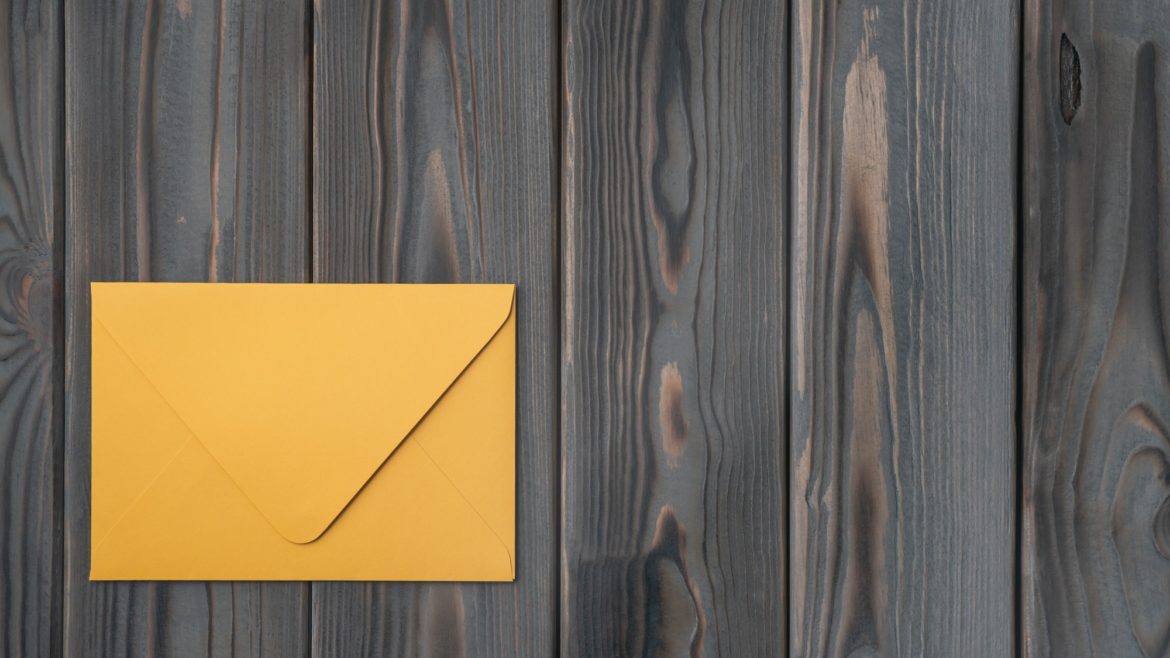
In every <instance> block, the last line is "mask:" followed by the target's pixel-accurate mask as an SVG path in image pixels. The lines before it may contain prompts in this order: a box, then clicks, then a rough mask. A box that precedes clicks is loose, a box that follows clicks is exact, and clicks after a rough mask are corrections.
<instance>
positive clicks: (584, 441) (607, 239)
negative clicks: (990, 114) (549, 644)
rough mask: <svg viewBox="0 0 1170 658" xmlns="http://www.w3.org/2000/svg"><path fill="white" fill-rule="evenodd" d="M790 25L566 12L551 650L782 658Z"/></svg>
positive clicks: (751, 5) (665, 8) (757, 5)
mask: <svg viewBox="0 0 1170 658" xmlns="http://www.w3.org/2000/svg"><path fill="white" fill-rule="evenodd" d="M786 13H787V11H786V9H785V6H784V4H783V3H774V2H762V1H760V2H757V1H749V0H735V1H729V2H703V1H701V0H690V1H687V2H661V1H659V0H639V1H636V2H624V3H609V2H588V1H585V0H569V1H568V2H566V3H565V7H564V35H563V38H564V43H565V49H564V83H563V84H564V112H565V115H564V156H563V161H562V166H563V181H564V187H563V191H564V192H563V193H564V196H563V212H564V228H563V231H564V239H563V244H564V246H563V254H564V266H563V269H562V271H563V281H564V283H563V288H564V295H565V298H564V302H563V322H564V327H563V362H562V368H563V371H562V379H561V385H562V405H563V418H562V443H561V451H562V460H561V464H562V472H563V477H564V482H563V483H562V508H563V520H562V524H561V529H562V537H561V540H562V556H561V557H562V572H563V582H562V583H561V603H562V609H561V637H560V640H561V649H562V653H563V655H566V656H603V655H604V656H616V655H623V656H633V655H639V656H641V655H647V656H648V655H672V656H673V655H684V654H686V655H702V656H715V655H721V656H764V655H781V654H782V653H783V652H784V646H785V640H784V616H785V591H784V578H785V574H784V564H785V541H784V515H785V502H784V497H785V492H784V482H785V468H786V466H785V449H784V442H785V438H784V428H785V415H784V379H785V362H784V351H785V347H784V346H785V326H784V319H785V305H784V296H785V295H784V286H785V283H784V282H785V271H786V267H787V265H786V244H785V239H784V238H785V225H784V217H785V203H786V202H785V193H784V191H785V182H786V171H785V162H786V154H787V145H786V133H787V105H788V97H787V94H786V87H787V85H786V80H787V53H788V43H787V40H786V38H785V35H786V25H785V21H786Z"/></svg>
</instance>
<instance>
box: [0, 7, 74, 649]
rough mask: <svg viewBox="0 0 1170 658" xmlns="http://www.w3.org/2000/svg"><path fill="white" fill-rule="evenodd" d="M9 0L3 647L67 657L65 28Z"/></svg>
mask: <svg viewBox="0 0 1170 658" xmlns="http://www.w3.org/2000/svg"><path fill="white" fill-rule="evenodd" d="M61 14H62V12H61V4H60V3H58V2H25V1H24V0H6V1H3V2H0V284H2V285H0V654H2V655H5V656H56V655H60V652H61V642H60V639H61V638H60V634H61V551H62V543H61V492H60V484H61V478H60V473H61V432H62V427H63V418H64V414H63V411H62V391H61V381H62V376H63V363H64V353H65V352H64V342H63V335H64V333H63V332H64V314H63V309H62V294H61V293H62V279H63V271H64V268H63V263H62V247H63V245H64V240H63V234H64V219H65V181H64V172H65V167H64V152H65V142H64V140H63V130H64V115H63V107H64V97H63V95H62V93H61V89H62V76H63V75H64V70H63V68H62V63H63V52H62V50H63V43H64V42H63V40H62V38H63V35H62V29H63V28H62V21H61Z"/></svg>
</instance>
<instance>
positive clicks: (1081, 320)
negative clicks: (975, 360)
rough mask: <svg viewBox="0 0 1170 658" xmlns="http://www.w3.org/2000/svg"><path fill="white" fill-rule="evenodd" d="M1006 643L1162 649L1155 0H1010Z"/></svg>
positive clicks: (1161, 100) (1162, 652)
mask: <svg viewBox="0 0 1170 658" xmlns="http://www.w3.org/2000/svg"><path fill="white" fill-rule="evenodd" d="M1024 25H1025V29H1026V32H1025V35H1024V40H1023V42H1024V68H1023V82H1024V89H1025V90H1026V94H1025V97H1024V102H1023V117H1024V123H1023V131H1024V149H1023V166H1022V170H1021V174H1022V178H1023V189H1024V209H1025V216H1024V251H1023V256H1024V259H1023V265H1024V266H1023V273H1022V278H1021V284H1022V286H1023V293H1024V296H1023V306H1022V312H1023V314H1024V315H1023V345H1022V347H1023V356H1024V358H1023V370H1022V379H1023V404H1022V429H1023V441H1024V462H1023V494H1024V495H1023V507H1022V521H1023V545H1022V549H1021V553H1022V555H1021V561H1022V579H1021V580H1022V582H1021V595H1022V611H1021V636H1022V655H1025V656H1028V657H1037V658H1038V657H1046V656H1068V657H1070V658H1077V657H1079V656H1151V657H1153V656H1166V655H1170V429H1168V428H1170V286H1168V285H1167V282H1168V281H1170V78H1168V76H1167V73H1168V72H1170V68H1168V65H1167V56H1168V55H1170V50H1168V49H1170V3H1168V2H1167V1H1166V0H1154V1H1148V2H1146V1H1136V0H1127V1H1124V2H1102V1H1099V0H1073V1H1071V2H1052V1H1050V0H1029V1H1028V2H1026V3H1025V17H1024Z"/></svg>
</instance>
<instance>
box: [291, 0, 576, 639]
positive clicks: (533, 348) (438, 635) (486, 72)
mask: <svg viewBox="0 0 1170 658" xmlns="http://www.w3.org/2000/svg"><path fill="white" fill-rule="evenodd" d="M555 11H556V10H555V6H554V5H551V4H550V3H549V2H547V1H546V0H523V1H517V2H505V3H486V2H483V3H481V2H470V3H455V2H429V1H426V2H424V1H417V0H405V1H403V2H380V1H378V0H373V1H370V0H363V1H360V2H318V3H316V4H315V6H314V16H313V18H314V20H313V29H314V43H313V52H314V58H313V62H314V64H313V81H314V88H313V256H314V258H313V275H314V280H316V281H334V282H366V281H388V282H406V283H410V282H431V283H444V282H463V283H482V282H502V283H515V284H517V314H518V315H517V318H518V322H519V324H518V326H517V328H518V335H517V341H518V351H517V353H518V362H517V382H518V389H517V395H518V397H517V409H516V413H517V417H516V420H517V436H516V438H517V454H516V459H517V491H516V494H517V501H518V505H517V517H516V519H517V542H516V547H517V548H516V565H517V573H516V582H515V583H507V584H500V583H478V584H477V583H461V584H455V583H451V584H444V583H321V584H315V585H314V586H313V613H312V635H313V647H312V648H313V654H314V655H317V656H346V657H349V656H409V657H413V656H499V657H501V658H503V657H507V658H512V657H515V656H546V655H551V654H552V653H554V651H555V621H556V617H555V614H556V598H555V597H556V578H557V574H556V565H555V554H556V545H557V531H556V522H555V519H556V500H557V498H556V482H557V470H556V461H555V460H556V451H557V424H556V417H557V390H556V372H557V344H556V335H557V286H556V282H557V252H556V244H557V223H556V214H555V213H556V211H555V208H556V193H557V190H556V187H555V185H554V182H553V181H554V178H553V176H554V173H555V167H556V162H555V154H556V148H557V147H556V138H557V135H556V131H555V129H554V123H553V120H554V117H555V112H556V102H557V99H556V96H555V92H554V86H553V84H554V81H555V76H556V71H555V68H554V67H555V62H556V52H557V45H556V25H555V22H554V20H555V15H556V13H555Z"/></svg>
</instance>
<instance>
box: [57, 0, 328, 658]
mask: <svg viewBox="0 0 1170 658" xmlns="http://www.w3.org/2000/svg"><path fill="white" fill-rule="evenodd" d="M306 11H307V8H306V7H305V4H304V3H303V2H300V1H297V0H280V1H278V2H266V3H252V2H243V1H237V2H228V1H224V2H219V3H202V2H191V1H189V0H179V1H177V2H166V3H162V2H154V1H147V2H137V1H117V2H108V1H106V0H67V2H66V6H65V23H66V27H67V34H66V39H65V50H66V72H67V78H66V82H65V94H66V107H67V109H66V123H67V136H68V138H67V149H66V162H67V165H66V166H67V178H68V185H69V193H68V206H67V220H66V221H67V233H68V240H67V252H66V263H65V276H66V290H65V293H66V307H65V308H66V313H67V318H66V332H65V333H66V336H65V339H66V351H67V360H66V364H65V405H66V415H65V468H64V487H65V501H64V504H65V511H64V513H65V575H64V599H65V600H64V603H65V609H64V653H65V655H67V656H81V655H87V656H113V655H133V656H139V655H159V656H236V655H241V656H245V655H246V656H272V657H273V658H285V657H290V656H300V655H307V654H308V649H309V645H308V623H307V622H308V612H309V588H308V586H307V585H303V584H298V583H278V584H277V583H269V584H256V583H137V584H127V583H91V582H89V580H88V575H89V541H90V536H89V476H90V473H89V441H90V432H89V419H90V373H89V344H90V334H89V331H90V323H89V283H90V282H91V281H120V280H151V281H176V280H178V281H202V280H210V281H245V280H247V281H299V280H304V279H305V278H306V276H307V275H308V269H309V267H308V265H309V263H308V238H307V235H308V233H307V231H308V195H307V191H306V190H307V184H308V171H307V162H308V156H307V149H308V144H307V137H308V88H307V85H308V69H307V65H308V45H307V39H308V32H307V25H308V23H307V18H306Z"/></svg>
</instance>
